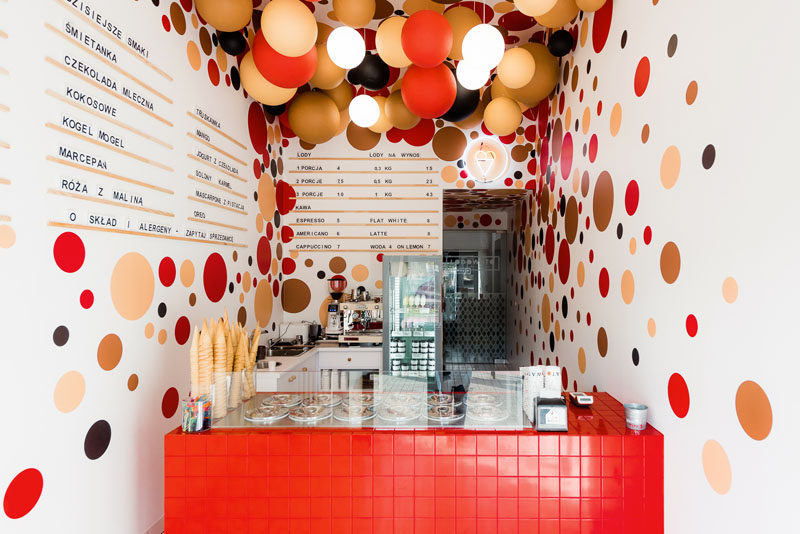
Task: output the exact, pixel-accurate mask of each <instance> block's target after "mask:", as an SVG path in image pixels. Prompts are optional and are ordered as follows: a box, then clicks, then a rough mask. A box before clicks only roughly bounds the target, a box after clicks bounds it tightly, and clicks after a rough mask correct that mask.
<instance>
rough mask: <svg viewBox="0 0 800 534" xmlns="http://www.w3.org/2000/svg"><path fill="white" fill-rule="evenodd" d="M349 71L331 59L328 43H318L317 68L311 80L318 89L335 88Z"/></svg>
mask: <svg viewBox="0 0 800 534" xmlns="http://www.w3.org/2000/svg"><path fill="white" fill-rule="evenodd" d="M346 74H347V71H345V70H344V69H343V68H341V67H340V66H338V65H337V64H336V63H334V62H333V61H331V57H330V56H329V55H328V46H327V45H326V44H318V45H317V69H316V70H315V71H314V75H313V76H312V77H311V79H310V80H309V83H310V84H311V85H312V86H313V87H317V88H318V89H333V88H334V87H337V86H338V85H339V84H340V83H342V81H343V80H344V77H345V75H346Z"/></svg>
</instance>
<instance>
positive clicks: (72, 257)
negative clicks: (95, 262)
mask: <svg viewBox="0 0 800 534" xmlns="http://www.w3.org/2000/svg"><path fill="white" fill-rule="evenodd" d="M53 258H54V259H55V260H56V265H58V267H59V269H61V270H62V271H64V272H66V273H74V272H75V271H77V270H78V269H80V268H81V266H82V265H83V260H84V259H85V258H86V249H85V248H84V246H83V241H81V238H80V237H78V236H77V234H74V233H72V232H64V233H63V234H61V235H60V236H58V238H56V242H55V244H54V245H53Z"/></svg>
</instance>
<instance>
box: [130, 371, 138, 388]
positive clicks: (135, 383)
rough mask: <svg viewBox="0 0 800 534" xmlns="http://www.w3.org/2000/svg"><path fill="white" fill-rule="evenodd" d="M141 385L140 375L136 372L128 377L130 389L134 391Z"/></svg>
mask: <svg viewBox="0 0 800 534" xmlns="http://www.w3.org/2000/svg"><path fill="white" fill-rule="evenodd" d="M137 387H139V375H137V374H136V373H134V374H132V375H131V376H129V377H128V391H134V390H135V389H136V388H137Z"/></svg>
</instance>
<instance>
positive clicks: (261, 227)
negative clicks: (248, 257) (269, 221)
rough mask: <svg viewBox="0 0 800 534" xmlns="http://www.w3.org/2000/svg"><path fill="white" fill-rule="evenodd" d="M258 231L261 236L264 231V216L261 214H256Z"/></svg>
mask: <svg viewBox="0 0 800 534" xmlns="http://www.w3.org/2000/svg"><path fill="white" fill-rule="evenodd" d="M256 230H258V233H259V234H260V233H261V232H263V231H264V216H263V215H261V212H259V213H257V214H256Z"/></svg>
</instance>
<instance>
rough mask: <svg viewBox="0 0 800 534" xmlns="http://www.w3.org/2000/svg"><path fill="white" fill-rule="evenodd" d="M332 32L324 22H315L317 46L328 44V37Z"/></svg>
mask: <svg viewBox="0 0 800 534" xmlns="http://www.w3.org/2000/svg"><path fill="white" fill-rule="evenodd" d="M332 31H333V28H331V27H330V26H328V25H327V24H325V23H324V22H317V44H324V43H327V42H328V36H329V35H330V34H331V32H332Z"/></svg>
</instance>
